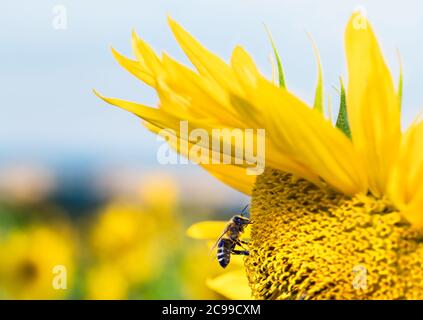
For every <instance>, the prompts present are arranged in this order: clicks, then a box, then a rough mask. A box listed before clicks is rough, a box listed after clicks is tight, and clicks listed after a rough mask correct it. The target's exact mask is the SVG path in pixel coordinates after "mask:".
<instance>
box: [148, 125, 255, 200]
mask: <svg viewBox="0 0 423 320" xmlns="http://www.w3.org/2000/svg"><path fill="white" fill-rule="evenodd" d="M144 125H145V126H146V128H148V129H149V130H150V131H152V132H154V133H156V134H158V133H159V131H160V130H161V128H160V127H157V126H155V125H153V124H152V123H149V122H146V123H144ZM177 141H179V140H176V139H171V140H169V141H168V143H169V146H170V147H171V148H172V149H173V150H175V151H176V152H178V153H180V154H181V155H182V156H184V157H185V158H188V152H189V150H190V148H191V146H192V144H190V143H189V144H188V150H186V149H185V148H180V147H179V146H178V142H177ZM211 154H212V153H211V152H210V157H211ZM193 156H194V158H193ZM210 157H209V159H207V161H208V163H202V162H201V161H200V159H199V157H198V159H197V158H195V155H193V154H191V155H190V157H189V158H190V160H191V161H193V162H195V163H198V164H199V165H200V166H201V167H203V168H204V169H205V170H206V171H207V172H209V173H210V174H211V175H212V176H214V177H215V178H217V179H218V180H220V181H221V182H223V183H225V184H226V185H228V186H230V187H231V188H234V189H235V190H238V191H240V192H242V193H245V194H246V195H251V193H252V190H253V186H254V184H255V182H256V177H257V176H255V175H248V174H247V172H246V168H245V167H243V166H239V167H238V166H235V165H229V164H212V163H211V160H210Z"/></svg>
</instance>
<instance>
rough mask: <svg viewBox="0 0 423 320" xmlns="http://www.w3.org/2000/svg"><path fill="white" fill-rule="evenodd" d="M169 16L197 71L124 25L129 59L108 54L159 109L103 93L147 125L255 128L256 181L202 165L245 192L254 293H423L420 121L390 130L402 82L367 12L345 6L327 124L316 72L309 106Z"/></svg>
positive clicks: (245, 58)
mask: <svg viewBox="0 0 423 320" xmlns="http://www.w3.org/2000/svg"><path fill="white" fill-rule="evenodd" d="M169 23H170V27H171V29H172V31H173V33H174V35H175V37H176V39H177V41H178V43H179V45H180V46H181V48H182V49H183V50H184V52H185V53H186V55H187V56H188V58H189V59H190V61H191V62H192V64H193V65H194V66H195V68H196V71H193V70H191V69H190V68H187V67H185V66H184V65H182V64H180V63H179V62H177V61H175V60H174V59H172V58H171V57H169V56H168V55H167V54H163V55H162V56H161V57H159V56H157V55H156V53H155V52H154V51H153V50H152V49H151V48H150V47H149V46H148V45H147V44H146V43H145V42H144V41H142V40H141V39H139V38H138V37H137V35H136V34H135V33H134V34H133V39H132V40H133V48H134V53H135V57H136V59H135V60H131V59H127V58H125V57H123V56H121V55H120V54H119V53H117V52H116V51H113V53H114V55H115V58H116V59H117V60H118V62H119V63H120V64H121V65H122V66H123V67H124V68H126V69H127V70H128V71H129V72H131V73H132V74H133V75H135V76H136V77H137V78H139V79H140V80H142V81H143V82H145V83H146V84H148V85H150V86H151V87H153V88H154V89H155V90H156V92H157V93H158V96H159V99H160V102H159V105H158V108H153V107H147V106H144V105H141V104H138V103H134V102H128V101H124V100H119V99H113V98H103V99H104V100H105V101H107V102H109V103H111V104H113V105H116V106H119V107H121V108H123V109H126V110H128V111H130V112H133V113H134V114H136V115H138V116H139V117H141V118H142V119H143V120H144V124H145V125H146V126H147V127H148V128H149V129H150V130H152V131H153V132H159V130H161V129H172V130H174V132H177V131H178V129H179V128H178V127H179V123H180V120H187V121H189V124H190V127H191V128H192V129H195V128H202V129H206V130H208V131H211V130H212V129H213V128H230V129H232V128H241V129H244V128H265V129H266V170H265V172H264V174H262V175H260V176H257V179H256V177H255V176H249V175H247V174H246V173H245V168H244V167H242V166H237V165H211V164H207V165H202V166H203V167H204V168H205V169H207V170H209V171H210V173H211V174H213V175H214V176H216V177H217V178H218V179H220V180H221V181H223V182H225V183H227V184H229V185H230V186H232V187H234V188H236V189H237V190H240V191H242V192H244V193H247V194H252V206H251V217H252V219H253V220H254V221H255V223H254V225H253V226H252V230H251V244H250V256H249V257H247V258H246V259H245V268H246V274H247V279H248V281H249V285H250V288H251V290H252V295H253V297H255V298H258V299H326V298H345V299H348V298H352V299H355V298H365V299H372V298H397V299H402V298H420V299H421V298H423V269H422V268H421V262H420V261H421V258H422V252H423V244H422V242H421V235H420V232H419V229H420V228H421V227H422V226H423V179H422V178H423V145H422V141H423V122H421V121H419V120H416V121H415V122H414V123H413V124H412V125H411V126H410V127H409V128H408V130H406V131H405V132H404V133H403V132H402V131H401V126H400V114H401V110H400V108H401V103H400V100H401V92H402V90H401V89H400V87H399V88H398V89H397V90H396V89H395V86H394V84H393V79H392V76H391V74H390V71H389V69H388V67H387V65H386V63H385V61H384V59H383V56H382V53H381V50H380V48H379V45H378V43H377V40H376V37H375V35H374V33H373V31H372V28H371V26H370V24H369V22H368V21H367V19H366V18H365V17H364V16H362V15H361V14H360V13H355V14H353V15H352V17H351V19H350V21H349V23H348V25H347V27H346V31H345V46H346V56H347V65H348V86H347V90H344V89H343V88H342V90H341V98H343V99H344V101H343V103H342V104H341V113H340V116H339V118H338V121H337V124H336V125H334V124H332V123H331V122H330V121H329V120H327V119H325V118H324V116H323V115H322V112H321V111H322V102H321V101H322V90H321V74H319V85H318V90H316V102H315V103H314V108H311V107H309V106H308V105H307V104H306V103H304V102H303V101H301V100H300V99H299V98H297V97H296V96H295V95H294V94H293V93H292V92H290V91H289V90H288V89H287V88H286V86H285V85H284V82H283V83H282V82H281V86H277V85H275V84H274V83H273V82H272V81H270V80H267V79H266V78H265V77H263V76H262V75H261V73H260V72H259V71H258V70H257V68H256V66H255V63H254V62H253V60H252V59H251V58H250V56H249V55H248V54H247V53H246V51H245V50H244V49H243V48H241V47H239V46H238V47H236V48H235V50H234V51H233V54H232V57H231V61H230V64H227V63H225V62H224V61H223V60H221V59H220V58H219V57H217V56H216V55H214V54H212V53H211V52H209V51H208V50H207V49H205V48H204V47H203V46H202V45H201V44H199V43H198V42H197V41H196V40H195V39H194V38H193V37H192V36H191V35H190V34H188V33H187V32H186V31H185V30H183V29H182V28H181V27H180V26H179V25H178V24H177V23H176V22H174V21H173V20H171V19H169ZM279 69H281V68H279ZM341 100H342V99H341ZM190 142H192V141H190ZM173 147H174V148H176V149H177V150H179V151H180V152H181V153H182V154H185V153H186V150H182V149H181V148H180V145H176V146H175V145H174V146H173Z"/></svg>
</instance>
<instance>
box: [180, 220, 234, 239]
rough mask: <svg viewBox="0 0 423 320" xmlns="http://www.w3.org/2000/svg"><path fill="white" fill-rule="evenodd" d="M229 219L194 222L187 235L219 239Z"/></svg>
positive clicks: (195, 237)
mask: <svg viewBox="0 0 423 320" xmlns="http://www.w3.org/2000/svg"><path fill="white" fill-rule="evenodd" d="M227 224H228V221H202V222H198V223H195V224H193V225H192V226H190V227H189V228H188V230H187V236H189V237H191V238H194V239H201V240H217V239H218V238H219V237H220V236H221V235H222V232H223V230H225V227H226V225H227Z"/></svg>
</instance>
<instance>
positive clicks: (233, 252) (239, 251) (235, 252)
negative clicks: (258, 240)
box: [231, 250, 250, 256]
mask: <svg viewBox="0 0 423 320" xmlns="http://www.w3.org/2000/svg"><path fill="white" fill-rule="evenodd" d="M231 253H232V254H235V255H243V256H249V255H250V252H249V251H248V250H232V252H231Z"/></svg>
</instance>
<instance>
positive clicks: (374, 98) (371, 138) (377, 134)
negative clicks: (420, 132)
mask: <svg viewBox="0 0 423 320" xmlns="http://www.w3.org/2000/svg"><path fill="white" fill-rule="evenodd" d="M345 46H346V54H347V62H348V79H349V81H348V90H347V108H348V116H349V120H350V127H351V132H352V139H353V143H354V146H355V147H356V149H357V150H358V152H359V154H360V156H361V157H362V158H363V161H364V163H365V167H366V171H367V175H368V179H369V187H370V189H371V191H372V192H373V193H374V194H375V195H380V194H382V193H383V192H384V191H385V190H386V186H387V181H388V177H389V173H390V171H391V168H392V165H393V162H394V161H395V157H396V154H397V151H398V147H399V142H400V135H401V132H400V112H399V106H398V98H397V94H396V92H395V88H394V84H393V81H392V77H391V74H390V72H389V70H388V67H387V65H386V64H385V61H384V59H383V56H382V52H381V50H380V48H379V45H378V43H377V40H376V37H375V35H374V33H373V31H372V28H371V26H370V23H369V22H368V21H367V20H366V18H365V17H364V16H362V15H361V14H360V13H355V14H354V15H353V16H352V17H351V19H350V21H349V23H348V25H347V28H346V32H345Z"/></svg>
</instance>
